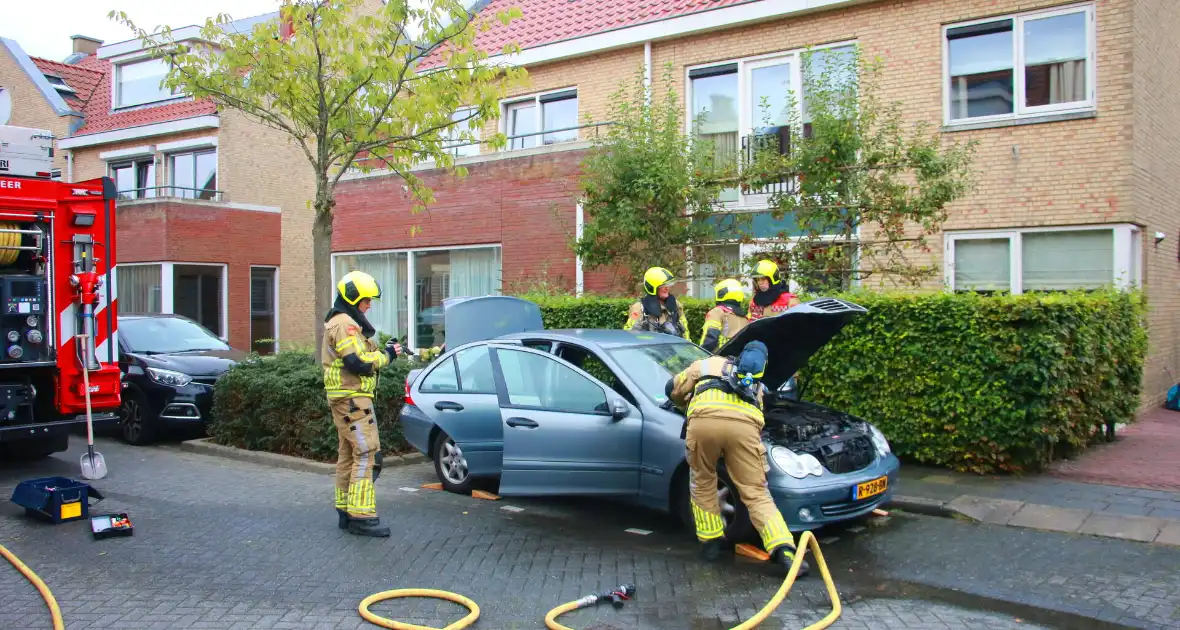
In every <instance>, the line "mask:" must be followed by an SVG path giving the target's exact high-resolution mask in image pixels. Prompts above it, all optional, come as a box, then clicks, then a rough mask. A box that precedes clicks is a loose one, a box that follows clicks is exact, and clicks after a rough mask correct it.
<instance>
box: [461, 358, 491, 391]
mask: <svg viewBox="0 0 1180 630" xmlns="http://www.w3.org/2000/svg"><path fill="white" fill-rule="evenodd" d="M455 361H456V362H457V363H458V364H459V385H460V389H461V390H462V391H463V393H464V394H494V393H496V379H495V377H494V376H492V355H491V353H490V352H489V351H488V347H487V346H475V347H473V348H467V349H465V350H460V351H459V352H456V353H455Z"/></svg>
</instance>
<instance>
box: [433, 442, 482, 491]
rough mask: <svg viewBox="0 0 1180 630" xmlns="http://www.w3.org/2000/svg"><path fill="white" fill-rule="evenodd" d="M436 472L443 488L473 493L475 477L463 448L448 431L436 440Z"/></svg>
mask: <svg viewBox="0 0 1180 630" xmlns="http://www.w3.org/2000/svg"><path fill="white" fill-rule="evenodd" d="M434 473H435V474H436V475H438V480H439V481H440V482H442V485H443V488H444V489H445V490H447V491H448V492H454V493H456V494H471V490H472V485H473V478H472V476H471V471H470V470H468V468H467V458H466V457H465V456H464V455H463V449H462V448H460V447H459V445H458V444H456V443H455V441H454V440H452V439H451V436H449V435H447V434H446V433H439V434H438V438H437V439H435V440H434Z"/></svg>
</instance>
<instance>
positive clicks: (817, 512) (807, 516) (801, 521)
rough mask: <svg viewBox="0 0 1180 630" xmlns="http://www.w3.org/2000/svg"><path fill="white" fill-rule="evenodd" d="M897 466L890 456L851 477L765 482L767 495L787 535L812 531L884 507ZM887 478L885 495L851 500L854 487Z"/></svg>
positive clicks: (893, 486)
mask: <svg viewBox="0 0 1180 630" xmlns="http://www.w3.org/2000/svg"><path fill="white" fill-rule="evenodd" d="M900 468H901V463H900V462H899V461H897V457H894V456H893V454H889V455H886V456H884V457H879V458H877V461H875V462H873V464H872V465H870V466H869V467H868V468H865V469H863V470H859V471H857V472H855V473H849V474H844V475H833V474H830V473H824V475H823V476H822V477H808V478H807V479H794V478H793V477H788V476H786V475H781V476H777V477H774V478H772V479H770V480H769V486H770V494H771V496H772V497H774V503H775V505H777V506H778V509H779V511H780V512H782V515H783V518H784V519H786V521H787V526H788V527H790V529H791V531H803V530H808V529H816V528H818V527H821V526H823V525H828V524H831V523H837V522H840V521H846V520H848V519H853V518H857V517H860V516H864V515H865V514H868V513H869V512H872V511H873V510H874V509H876V508H878V507H880V506H881V505H883V504H885V503H888V502H889V500H890V498H891V497H892V496H893V491H894V490H895V489H896V488H897V480H898V474H897V473H898V470H899V469H900ZM880 477H888V478H889V482H888V485H887V488H886V490H885V492H882V493H881V494H877V495H874V496H871V497H867V498H864V499H859V500H854V499H853V489H854V488H856V486H857V484H861V483H865V482H867V481H872V480H874V479H878V478H880Z"/></svg>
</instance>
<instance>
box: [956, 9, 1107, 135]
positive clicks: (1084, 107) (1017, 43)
mask: <svg viewBox="0 0 1180 630" xmlns="http://www.w3.org/2000/svg"><path fill="white" fill-rule="evenodd" d="M1071 13H1085V14H1086V91H1087V99H1086V100H1085V101H1076V102H1071V103H1058V104H1055V105H1041V106H1037V107H1028V106H1026V105H1025V97H1026V94H1025V91H1026V86H1025V80H1026V78H1025V70H1024V67H1025V66H1024V36H1023V33H1024V23H1025V22H1027V21H1029V20H1036V19H1042V18H1049V17H1056V16H1060V15H1069V14H1071ZM1002 20H1012V55H1013V56H1012V60H1013V68H1012V74H1013V91H1014V94H1013V95H1012V99H1013V104H1012V105H1013V108H1012V113H1011V114H1000V115H996V116H976V117H974V118H952V117H951V75H950V68H951V58H950V42H949V41H948V40H947V38H946V36H947V32H948V31H950V30H952V29H956V28H960V27H963V26H973V25H975V24H987V23H989V22H999V21H1002ZM1097 32H1098V28H1097V23H1096V16H1095V12H1094V4H1093V3H1086V4H1073V5H1069V6H1064V7H1054V8H1052V9H1041V10H1037V11H1026V12H1023V13H1010V14H1006V15H997V16H993V17H989V18H981V19H978V20H970V21H966V22H956V23H954V24H944V25H943V27H942V118H943V125H945V126H947V127H960V126H970V125H978V124H980V123H991V122H1002V121H1009V120H1021V119H1027V118H1037V117H1043V116H1047V115H1052V114H1069V113H1078V112H1090V111H1094V110H1096V109H1097V107H1098V69H1097V65H1098V64H1097V58H1098V54H1097V45H1098V35H1097Z"/></svg>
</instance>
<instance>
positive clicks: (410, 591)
mask: <svg viewBox="0 0 1180 630" xmlns="http://www.w3.org/2000/svg"><path fill="white" fill-rule="evenodd" d="M798 549H799V552H798V553H797V554H795V561H794V562H793V563H792V564H791V569H790V571H788V572H787V577H785V578H783V583H782V586H780V587H779V589H778V591H777V592H776V593H775V594H774V596H772V597H771V598H770V601H768V602H767V603H766V605H765V606H763V607H762V610H759V611H758V612H757V614H755V615H754V616H753V617H750V618H749V619H747V620H746V621H743V622H742V623H740V624H738V625H736V626H734V627H733V628H732V630H750V629H751V628H756V627H758V625H759V624H761V623H762V622H763V621H766V618H767V617H769V616H770V615H771V614H773V613H774V611H775V610H776V609H777V608H778V607H779V604H781V603H783V600H784V599H786V598H787V594H788V593H790V592H791V587H793V586H794V585H795V578H796V577H797V576H798V575H799V567H800V565H801V564H802V562H803V557H804V556H805V555H807V552H808V551H811V553H812V554H814V555H815V564H816V568H817V569H818V570H819V574H820V576H821V577H822V578H823V581H824V586H825V587H827V589H828V599H830V600H831V602H832V610H831V612H829V613H828V614H827V616H825V617H824V618H823V619H820V620H819V621H817V622H815V623H814V624H812V625H810V626H807V627H806V628H804V630H822V629H823V628H827V627H828V626H830V625H832V624H833V623H835V621H836V620H837V619H839V618H840V613H841V612H842V611H843V608H842V607H841V606H840V594H839V593H838V592H837V591H836V584H835V582H833V581H832V574H831V572H830V571H828V565H827V563H826V562H824V554H823V552H821V551H820V550H819V542H818V541H817V540H816V539H815V535H814V534H812V533H811V532H810V531H807V532H803V534H802V535H801V536H800V537H799V547H798ZM634 595H635V587H634V586H632V585H630V584H624V585H622V586H619V587H617V588H614V589H612V590H610V591H607V592H605V593H598V594H593V595H587V596H585V597H581V598H579V599H576V600H574V601H572V602H567V603H565V604H562V605H560V606H558V607H557V608H554V609H553V610H550V611H549V613H548V614H546V615H545V627H546V628H548V629H549V630H573V629H572V628H570V627H568V626H565V625H562V624H561V623H560V622H558V621H557V618H558V617H560V616H561V615H564V614H565V613H568V612H571V611H574V610H577V609H579V608H586V607H589V606H594V605H597V604H599V603H602V602H604V601H610V602H611V604H612V605H613V606H614V607H615V608H622V606H623V602H624V601H625V600H628V599H630V598H631V597H633V596H634ZM401 597H426V598H431V599H442V600H446V601H449V602H455V603H456V604H460V605H462V606H465V607H466V608H467V610H468V611H469V612H468V613H467V616H465V617H463V618H462V619H460V620H459V621H456V622H454V623H452V624H450V625H449V626H446V627H445V628H433V627H430V626H418V625H414V624H409V623H403V622H400V621H394V620H392V619H388V618H386V617H382V616H380V615H378V614H375V613H373V612H372V611H370V610H369V607H370V606H372V605H373V604H376V603H377V602H380V601H385V600H388V599H395V598H401ZM359 612H360V615H361V617H362V618H364V620H365V621H368V622H369V623H371V624H374V625H377V626H381V627H382V628H389V629H390V630H460V629H461V628H466V627H468V626H470V625H471V624H473V623H475V622H476V620H477V619H479V605H478V604H476V603H475V602H474V601H472V600H471V599H469V598H467V597H464V596H463V595H459V594H458V593H451V592H449V591H441V590H436V589H432V588H403V589H396V590H392V591H383V592H381V593H376V594H373V595H370V596H368V597H366V598H365V599H363V600H361V604H360V607H359Z"/></svg>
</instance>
